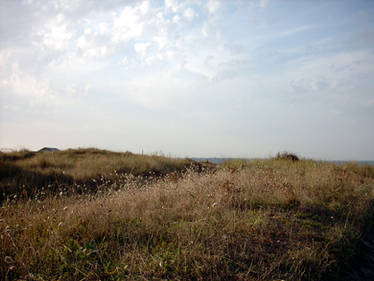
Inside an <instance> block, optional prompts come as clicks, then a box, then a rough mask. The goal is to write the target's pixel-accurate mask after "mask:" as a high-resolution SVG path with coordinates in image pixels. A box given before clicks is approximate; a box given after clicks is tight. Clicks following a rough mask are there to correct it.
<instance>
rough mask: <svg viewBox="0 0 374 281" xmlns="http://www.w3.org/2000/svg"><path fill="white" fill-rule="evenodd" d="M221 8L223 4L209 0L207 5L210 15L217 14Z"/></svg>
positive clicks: (215, 0)
mask: <svg viewBox="0 0 374 281" xmlns="http://www.w3.org/2000/svg"><path fill="white" fill-rule="evenodd" d="M220 6H221V4H220V2H219V1H218V0H209V1H208V3H207V4H206V7H207V9H208V12H209V14H215V13H216V12H217V10H218V9H219V8H220Z"/></svg>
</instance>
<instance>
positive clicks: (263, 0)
mask: <svg viewBox="0 0 374 281" xmlns="http://www.w3.org/2000/svg"><path fill="white" fill-rule="evenodd" d="M269 3H270V0H260V1H259V2H258V7H261V8H265V7H266V6H267V5H268V4H269Z"/></svg>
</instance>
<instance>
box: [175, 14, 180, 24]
mask: <svg viewBox="0 0 374 281" xmlns="http://www.w3.org/2000/svg"><path fill="white" fill-rule="evenodd" d="M180 19H181V18H180V16H179V15H175V16H174V17H173V22H174V23H178V22H179V21H180Z"/></svg>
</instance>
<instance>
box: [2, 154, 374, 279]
mask: <svg viewBox="0 0 374 281" xmlns="http://www.w3.org/2000/svg"><path fill="white" fill-rule="evenodd" d="M29 154H30V155H29ZM31 154H33V153H30V152H19V153H13V154H3V155H2V156H1V161H2V163H1V165H2V168H1V178H0V182H1V184H2V186H3V188H6V187H7V186H12V184H13V185H16V184H18V183H22V185H25V186H24V187H23V189H27V190H33V188H35V186H34V184H35V183H33V182H32V181H31V182H32V184H33V186H27V181H26V180H24V181H20V180H18V178H20V177H24V179H27V178H28V177H29V176H30V175H37V176H43V175H47V176H51V175H56V174H62V175H65V176H68V177H69V178H70V179H71V183H70V184H72V185H75V184H77V182H83V181H92V178H93V179H95V180H96V181H97V180H99V179H100V178H101V177H103V178H105V180H102V181H101V183H100V184H101V185H103V186H106V185H108V186H106V188H98V189H96V192H87V193H84V192H70V193H69V192H65V193H64V192H60V193H58V192H57V193H56V192H47V191H48V186H44V189H42V191H41V190H38V191H33V195H34V196H33V197H32V196H24V197H22V192H23V191H22V190H23V189H21V188H18V189H17V188H16V189H15V190H19V191H20V193H19V194H18V196H14V195H13V194H12V196H10V197H9V196H8V197H7V199H6V198H4V200H3V202H2V207H1V209H0V217H1V219H0V233H1V240H0V275H1V279H2V280H15V279H22V280H127V279H128V280H339V279H340V277H341V275H340V274H341V269H343V268H344V267H345V266H346V265H347V264H348V263H349V262H350V259H351V258H352V257H353V255H354V251H355V246H356V243H357V241H358V240H359V239H360V237H361V236H362V235H363V234H364V233H365V232H367V231H368V230H369V229H370V228H371V224H372V221H373V217H372V202H373V201H372V200H373V198H374V192H373V190H374V169H373V168H372V167H360V166H357V165H355V164H347V165H344V166H336V165H334V164H329V163H322V162H315V161H310V160H299V161H296V160H295V159H288V158H287V157H285V158H282V157H277V158H276V159H269V160H264V161H242V160H240V161H231V162H227V163H224V164H222V165H220V166H216V167H213V166H211V165H207V166H204V165H195V166H194V165H191V162H190V161H189V160H177V159H170V158H164V157H156V156H152V157H151V156H141V155H133V154H130V153H124V154H113V153H111V152H107V151H100V150H76V151H74V150H70V151H62V152H58V153H54V154H43V155H39V154H37V155H35V154H33V155H31ZM278 156H279V155H278ZM127 157H128V158H129V159H128V160H129V161H126V159H127ZM86 158H87V159H86ZM4 167H5V168H4ZM196 167H198V168H196ZM12 169H13V170H12ZM17 169H18V170H17ZM15 170H17V172H16V173H14V171H15ZM23 173H26V174H27V173H30V175H26V176H25V175H23ZM4 175H5V176H4ZM150 175H151V176H150ZM30 177H31V176H30ZM144 178H146V179H144ZM53 179H54V180H55V181H56V185H58V184H59V180H65V178H63V177H62V178H61V179H60V178H58V177H55V178H53ZM107 179H110V180H107ZM141 179H143V180H141ZM64 184H66V185H67V181H66V182H64ZM39 188H42V187H38V189H39ZM70 190H73V188H72V187H71V188H70ZM30 192H31V191H30ZM40 192H45V195H44V196H39V195H38V194H40Z"/></svg>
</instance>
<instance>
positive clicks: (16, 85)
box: [5, 64, 55, 103]
mask: <svg viewBox="0 0 374 281" xmlns="http://www.w3.org/2000/svg"><path fill="white" fill-rule="evenodd" d="M5 86H6V87H7V88H8V89H9V90H10V92H11V93H13V94H15V95H18V96H20V97H23V98H27V99H28V100H29V102H30V103H38V102H45V101H48V100H51V99H54V97H55V94H54V93H53V91H52V90H51V88H50V86H49V83H48V81H46V80H42V79H40V78H37V77H35V76H33V75H29V74H25V73H23V72H22V71H20V69H19V66H18V65H17V64H15V65H13V67H12V74H11V75H10V77H9V80H8V81H7V83H6V85H5Z"/></svg>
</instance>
